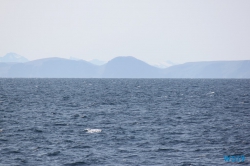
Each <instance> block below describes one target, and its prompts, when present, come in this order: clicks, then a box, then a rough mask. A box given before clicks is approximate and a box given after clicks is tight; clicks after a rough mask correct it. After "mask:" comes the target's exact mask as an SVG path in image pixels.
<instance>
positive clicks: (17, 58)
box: [0, 52, 29, 63]
mask: <svg viewBox="0 0 250 166" xmlns="http://www.w3.org/2000/svg"><path fill="white" fill-rule="evenodd" d="M28 61H29V60H28V59H26V58H25V57H23V56H21V55H18V54H16V53H13V52H10V53H7V54H6V55H5V56H3V57H0V62H16V63H23V62H28Z"/></svg>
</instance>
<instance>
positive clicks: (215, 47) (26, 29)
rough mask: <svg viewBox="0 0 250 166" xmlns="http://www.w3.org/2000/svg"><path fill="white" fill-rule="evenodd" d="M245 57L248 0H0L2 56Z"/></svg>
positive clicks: (249, 55)
mask: <svg viewBox="0 0 250 166" xmlns="http://www.w3.org/2000/svg"><path fill="white" fill-rule="evenodd" d="M8 52H15V53H18V54H20V55H23V56H25V57H26V58H28V59H29V60H34V59H40V58H45V57H62V58H69V57H70V56H73V57H76V58H81V59H85V60H90V59H100V60H104V61H108V60H110V59H112V58H114V57H117V56H134V57H136V58H138V59H141V60H144V61H146V62H160V61H165V60H171V61H173V62H177V63H183V62H188V61H212V60H245V59H250V0H171V1H170V0H0V56H4V55H5V54H6V53H8Z"/></svg>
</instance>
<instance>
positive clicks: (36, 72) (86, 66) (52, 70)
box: [8, 58, 97, 78]
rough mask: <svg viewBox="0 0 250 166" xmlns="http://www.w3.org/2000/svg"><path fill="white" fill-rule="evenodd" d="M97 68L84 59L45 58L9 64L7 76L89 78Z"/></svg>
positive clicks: (93, 75)
mask: <svg viewBox="0 0 250 166" xmlns="http://www.w3.org/2000/svg"><path fill="white" fill-rule="evenodd" d="M96 70H97V68H96V67H95V66H94V65H93V64H91V63H88V62H86V61H83V60H81V61H74V60H67V59H62V58H46V59H40V60H35V61H31V62H27V63H19V64H14V65H12V66H11V68H10V69H9V72H8V76H9V77H28V78H30V77H38V78H91V77H95V73H96V72H97V71H96Z"/></svg>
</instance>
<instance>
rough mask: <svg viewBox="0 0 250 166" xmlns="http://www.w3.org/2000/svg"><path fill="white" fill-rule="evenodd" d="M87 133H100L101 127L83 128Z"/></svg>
mask: <svg viewBox="0 0 250 166" xmlns="http://www.w3.org/2000/svg"><path fill="white" fill-rule="evenodd" d="M85 130H86V131H87V133H100V132H102V130H101V129H85Z"/></svg>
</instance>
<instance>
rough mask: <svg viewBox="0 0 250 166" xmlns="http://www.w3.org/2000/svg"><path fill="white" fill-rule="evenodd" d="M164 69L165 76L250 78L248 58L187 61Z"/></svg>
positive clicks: (249, 61)
mask: <svg viewBox="0 0 250 166" xmlns="http://www.w3.org/2000/svg"><path fill="white" fill-rule="evenodd" d="M164 70H165V71H164V77H165V78H250V60H243V61H211V62H188V63H185V64H181V65H175V66H172V67H169V68H166V69H164Z"/></svg>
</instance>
